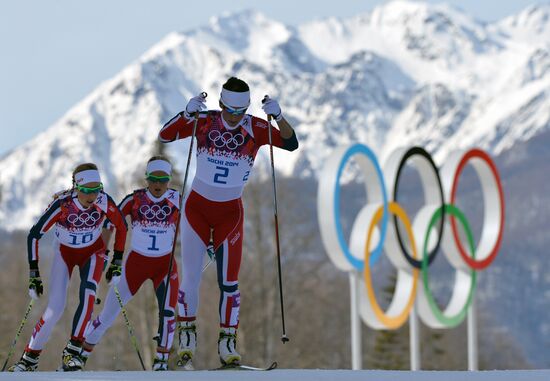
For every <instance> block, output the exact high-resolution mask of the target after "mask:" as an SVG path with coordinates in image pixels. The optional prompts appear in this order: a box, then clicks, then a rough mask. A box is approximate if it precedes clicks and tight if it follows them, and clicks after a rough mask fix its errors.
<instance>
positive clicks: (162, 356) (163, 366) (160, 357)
mask: <svg viewBox="0 0 550 381" xmlns="http://www.w3.org/2000/svg"><path fill="white" fill-rule="evenodd" d="M153 370H154V371H163V370H168V353H166V352H157V354H156V355H155V358H154V359H153Z"/></svg>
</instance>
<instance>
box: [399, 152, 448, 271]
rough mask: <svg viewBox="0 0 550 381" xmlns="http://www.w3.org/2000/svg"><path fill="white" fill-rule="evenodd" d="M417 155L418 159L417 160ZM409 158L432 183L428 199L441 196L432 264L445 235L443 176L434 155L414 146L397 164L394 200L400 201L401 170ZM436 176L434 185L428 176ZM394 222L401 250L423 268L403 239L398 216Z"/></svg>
mask: <svg viewBox="0 0 550 381" xmlns="http://www.w3.org/2000/svg"><path fill="white" fill-rule="evenodd" d="M415 156H416V160H415ZM407 160H413V162H414V165H415V167H416V168H417V169H418V173H419V174H420V177H421V180H422V183H424V184H431V187H430V186H425V187H423V188H424V197H425V198H426V201H430V200H428V199H432V200H433V199H436V198H439V200H438V201H437V203H438V205H439V207H440V208H441V210H442V216H441V219H440V220H439V222H438V229H437V230H438V232H439V235H438V236H437V242H436V244H435V246H433V247H432V248H431V250H429V252H428V265H430V264H431V263H432V262H433V260H434V259H435V256H436V254H437V250H438V249H439V245H440V244H441V239H442V237H443V226H444V221H445V215H444V213H445V212H444V211H445V198H444V196H443V186H442V185H441V177H440V176H439V170H438V169H437V167H436V165H435V163H434V161H433V159H432V156H431V155H430V154H429V153H428V152H426V150H425V149H424V148H421V147H412V148H410V149H409V150H407V151H406V152H405V154H404V155H403V156H402V158H401V161H400V162H399V165H398V166H397V172H396V174H395V181H394V187H393V200H395V201H396V202H397V203H399V200H398V198H397V196H398V193H399V177H400V176H401V172H402V171H403V169H404V168H405V166H406V164H407ZM423 166H424V167H426V169H428V168H429V171H428V170H424V171H423V170H422V167H423ZM430 176H434V177H435V180H436V181H435V184H436V185H435V187H434V181H433V180H431V181H430V179H428V178H427V177H430ZM393 223H394V226H395V231H396V233H397V239H398V241H399V246H401V250H402V251H403V254H404V255H405V258H406V259H407V261H408V262H409V263H410V264H411V266H413V267H415V268H417V269H421V268H422V260H419V259H414V258H413V257H412V255H411V253H410V250H409V249H408V248H407V245H406V243H405V240H404V239H403V232H401V229H399V225H398V219H397V216H394V217H393Z"/></svg>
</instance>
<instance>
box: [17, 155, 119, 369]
mask: <svg viewBox="0 0 550 381" xmlns="http://www.w3.org/2000/svg"><path fill="white" fill-rule="evenodd" d="M105 217H106V218H107V219H108V220H109V221H110V222H111V223H113V224H114V225H115V226H116V239H115V245H114V255H113V262H115V263H116V262H117V261H121V260H122V254H123V252H124V245H125V240H126V230H127V227H126V223H125V222H124V219H123V217H122V214H121V213H120V211H119V209H118V208H117V206H116V204H115V203H114V202H113V200H112V199H111V197H110V196H109V195H108V194H106V193H104V192H103V184H102V183H101V178H100V175H99V171H98V169H97V167H96V166H95V165H94V164H92V163H86V164H81V165H79V166H77V167H76V169H75V170H74V172H73V188H72V189H70V190H68V191H64V192H60V193H58V194H56V196H55V199H54V201H53V202H52V203H51V204H50V206H49V207H48V209H47V210H46V212H45V213H44V214H43V215H42V217H40V219H39V220H38V222H37V223H36V225H34V226H33V227H32V228H31V231H30V233H29V236H28V259H29V266H30V281H29V295H30V296H31V297H32V298H33V299H38V297H40V295H42V293H43V284H42V279H41V278H40V272H39V270H38V241H39V240H40V238H41V237H42V235H44V233H45V232H46V231H48V230H49V229H50V228H52V227H53V226H55V236H56V238H57V240H56V242H55V248H54V257H53V263H52V268H51V275H50V278H49V281H50V288H49V295H48V307H47V308H46V311H45V312H44V313H43V314H42V317H41V318H40V320H39V321H38V323H37V324H36V326H35V327H34V331H33V333H32V337H31V339H30V341H29V342H28V344H27V347H26V348H25V351H24V352H23V355H22V356H21V359H20V360H19V362H17V363H16V364H14V365H13V366H11V367H10V369H9V370H10V371H12V372H16V371H34V370H36V368H37V367H38V358H39V356H40V352H41V351H42V348H44V345H45V344H46V342H47V341H48V338H49V337H50V334H51V332H52V329H53V327H54V326H55V324H56V323H57V321H58V320H59V318H60V317H61V315H62V314H63V311H64V310H65V302H66V298H67V287H68V285H69V280H70V277H71V274H72V271H73V269H74V268H75V267H78V269H79V272H80V274H79V275H80V293H79V295H80V303H79V305H78V308H77V309H76V312H75V315H74V320H73V327H72V333H71V338H70V340H69V342H68V344H67V346H66V347H65V349H63V355H62V366H61V368H60V370H64V371H75V370H81V369H82V366H83V360H82V357H81V352H82V342H83V341H84V333H85V329H86V326H87V325H88V322H89V320H90V318H91V316H92V310H93V306H94V302H95V297H96V291H97V285H98V283H99V280H100V278H101V273H102V272H103V267H104V262H105V261H106V260H107V257H106V255H105V244H104V243H103V239H102V237H101V231H102V226H103V223H104V220H105Z"/></svg>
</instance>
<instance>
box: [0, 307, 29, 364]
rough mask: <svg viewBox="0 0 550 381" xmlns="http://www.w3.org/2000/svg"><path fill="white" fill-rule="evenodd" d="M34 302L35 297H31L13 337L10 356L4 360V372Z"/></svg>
mask: <svg viewBox="0 0 550 381" xmlns="http://www.w3.org/2000/svg"><path fill="white" fill-rule="evenodd" d="M33 304H34V299H33V298H31V300H30V301H29V305H28V306H27V311H25V315H24V316H23V319H22V320H21V323H20V324H19V329H18V330H17V333H16V334H15V338H14V339H13V342H12V343H11V346H10V350H9V352H8V357H6V361H4V365H3V366H2V372H3V371H5V370H6V366H7V365H8V361H9V360H10V358H11V356H12V355H13V352H14V351H15V345H16V344H17V339H19V335H21V331H23V327H24V326H25V323H27V318H28V317H29V314H30V313H31V309H32V306H33Z"/></svg>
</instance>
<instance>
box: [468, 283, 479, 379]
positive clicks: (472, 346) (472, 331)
mask: <svg viewBox="0 0 550 381" xmlns="http://www.w3.org/2000/svg"><path fill="white" fill-rule="evenodd" d="M477 350H478V343H477V316H476V299H475V294H474V295H472V304H471V305H470V308H469V309H468V370H478V368H479V366H478V356H477Z"/></svg>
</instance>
